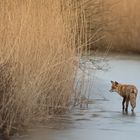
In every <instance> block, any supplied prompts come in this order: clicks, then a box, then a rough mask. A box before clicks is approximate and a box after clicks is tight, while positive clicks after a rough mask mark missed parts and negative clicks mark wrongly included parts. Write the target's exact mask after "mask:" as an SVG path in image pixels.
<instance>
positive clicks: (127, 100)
mask: <svg viewBox="0 0 140 140" xmlns="http://www.w3.org/2000/svg"><path fill="white" fill-rule="evenodd" d="M128 105H129V99H128V98H127V99H126V108H125V112H128Z"/></svg>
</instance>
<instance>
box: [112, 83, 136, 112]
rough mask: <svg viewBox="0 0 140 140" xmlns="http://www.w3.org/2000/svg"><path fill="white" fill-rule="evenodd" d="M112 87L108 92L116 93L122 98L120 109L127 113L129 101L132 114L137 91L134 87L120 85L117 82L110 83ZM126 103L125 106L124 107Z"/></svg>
mask: <svg viewBox="0 0 140 140" xmlns="http://www.w3.org/2000/svg"><path fill="white" fill-rule="evenodd" d="M111 83H112V86H111V89H110V92H117V93H118V94H119V95H120V96H122V97H123V101H122V109H123V111H124V110H125V111H126V112H128V105H129V101H130V104H131V107H132V109H131V111H132V112H134V108H135V107H136V98H137V93H138V90H137V88H136V87H135V86H134V85H126V84H120V83H118V82H116V81H115V82H114V81H111ZM125 103H126V106H125Z"/></svg>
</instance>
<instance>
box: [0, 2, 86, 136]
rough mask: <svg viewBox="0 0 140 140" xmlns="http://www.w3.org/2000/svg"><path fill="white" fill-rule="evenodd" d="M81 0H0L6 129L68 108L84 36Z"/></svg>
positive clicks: (0, 115) (0, 121) (1, 110)
mask: <svg viewBox="0 0 140 140" xmlns="http://www.w3.org/2000/svg"><path fill="white" fill-rule="evenodd" d="M79 4H80V2H77V1H73V0H67V1H65V0H9V1H7V0H1V1H0V31H1V34H0V127H1V131H3V133H4V134H5V135H9V134H10V133H11V132H12V130H13V129H17V130H18V129H22V128H23V126H24V125H29V124H30V123H31V122H32V121H37V120H42V119H45V118H47V117H48V116H49V115H54V114H56V113H64V112H65V111H66V110H67V109H69V106H70V101H71V97H72V95H73V85H74V82H75V72H76V70H77V68H78V62H79V56H81V51H82V48H81V46H82V45H81V44H82V42H81V39H84V37H85V34H84V30H83V29H84V20H85V19H84V18H82V17H83V12H82V13H81V11H82V7H81V6H80V7H78V6H79ZM77 7H78V8H77ZM79 17H80V18H79ZM78 32H79V33H78ZM75 64H76V65H75Z"/></svg>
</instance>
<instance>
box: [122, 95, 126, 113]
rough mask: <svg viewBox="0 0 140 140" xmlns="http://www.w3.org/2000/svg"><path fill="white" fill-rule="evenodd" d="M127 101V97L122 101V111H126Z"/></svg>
mask: <svg viewBox="0 0 140 140" xmlns="http://www.w3.org/2000/svg"><path fill="white" fill-rule="evenodd" d="M125 101H126V98H125V97H123V101H122V110H123V111H124V109H125V105H124V104H125Z"/></svg>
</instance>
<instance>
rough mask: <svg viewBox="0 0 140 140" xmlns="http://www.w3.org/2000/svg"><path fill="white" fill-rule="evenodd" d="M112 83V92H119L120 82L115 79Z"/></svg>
mask: <svg viewBox="0 0 140 140" xmlns="http://www.w3.org/2000/svg"><path fill="white" fill-rule="evenodd" d="M111 84H112V86H111V89H110V90H109V91H110V92H117V91H118V85H119V83H118V82H116V81H115V82H114V81H111Z"/></svg>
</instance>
